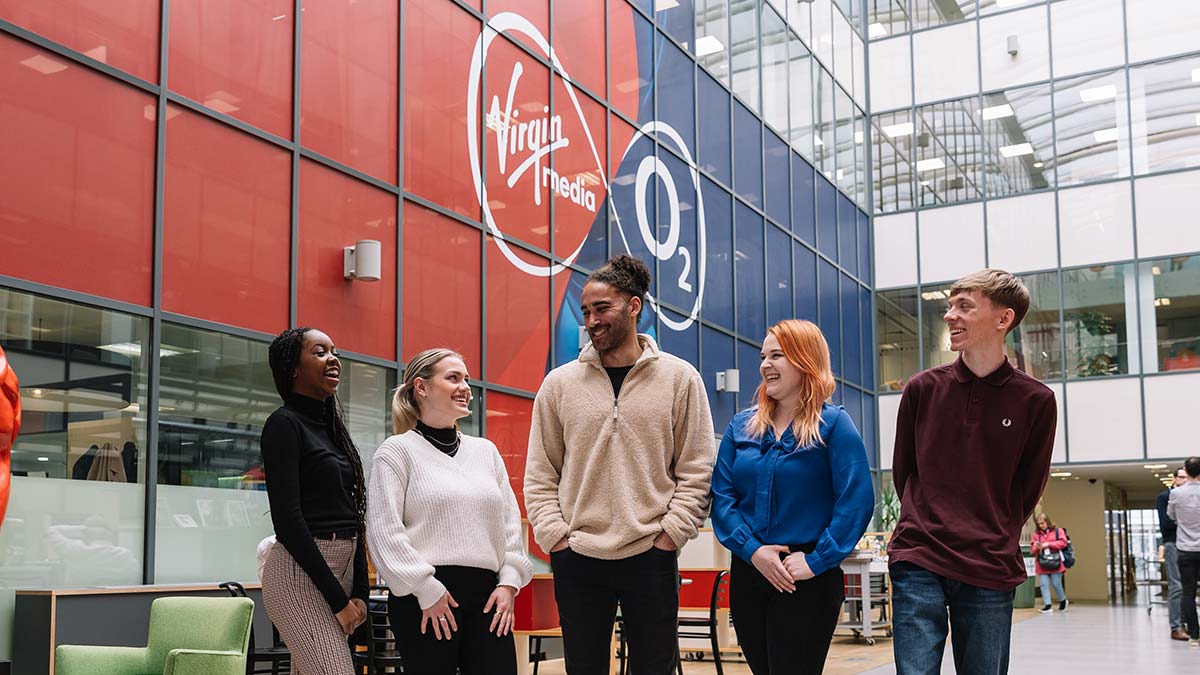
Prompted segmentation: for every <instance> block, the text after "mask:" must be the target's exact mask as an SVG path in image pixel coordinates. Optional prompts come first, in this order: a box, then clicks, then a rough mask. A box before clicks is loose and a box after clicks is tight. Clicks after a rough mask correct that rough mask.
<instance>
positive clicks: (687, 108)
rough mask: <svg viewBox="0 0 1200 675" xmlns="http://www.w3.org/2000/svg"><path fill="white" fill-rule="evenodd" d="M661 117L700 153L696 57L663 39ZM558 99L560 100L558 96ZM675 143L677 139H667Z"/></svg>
mask: <svg viewBox="0 0 1200 675" xmlns="http://www.w3.org/2000/svg"><path fill="white" fill-rule="evenodd" d="M658 52H659V54H660V56H659V62H658V73H657V78H658V86H656V87H655V90H656V91H657V94H656V95H657V96H658V119H659V120H662V121H663V122H665V123H666V124H668V125H670V127H671V128H672V129H674V130H675V131H676V132H677V133H678V134H679V136H680V137H681V138H682V139H683V142H684V144H685V145H684V147H686V148H687V152H688V154H689V155H691V156H692V157H695V156H696V141H695V137H696V118H695V115H696V105H695V100H696V91H695V90H696V87H695V80H694V79H693V77H694V75H695V73H694V72H693V70H694V68H693V66H692V60H691V59H689V58H688V56H687V54H685V53H684V52H683V51H682V50H680V49H679V48H677V47H675V46H674V45H673V44H671V43H669V42H666V41H665V40H664V41H663V44H662V45H661V47H660V49H659V50H658ZM556 102H557V100H556ZM667 142H668V143H672V144H673V141H667Z"/></svg>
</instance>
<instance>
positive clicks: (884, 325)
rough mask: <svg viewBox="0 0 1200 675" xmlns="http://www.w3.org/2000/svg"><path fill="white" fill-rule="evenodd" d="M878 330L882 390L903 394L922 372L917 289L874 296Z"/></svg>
mask: <svg viewBox="0 0 1200 675" xmlns="http://www.w3.org/2000/svg"><path fill="white" fill-rule="evenodd" d="M875 317H876V318H875V329H876V335H877V338H876V339H877V340H878V344H877V347H878V351H879V389H880V391H900V390H902V389H904V385H905V383H907V382H908V378H909V377H911V376H912V375H913V374H915V373H916V372H917V371H919V370H921V353H920V351H919V350H918V344H917V289H915V288H901V289H897V290H894V291H879V292H878V293H876V294H875Z"/></svg>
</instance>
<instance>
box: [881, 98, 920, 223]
mask: <svg viewBox="0 0 1200 675" xmlns="http://www.w3.org/2000/svg"><path fill="white" fill-rule="evenodd" d="M916 138H917V135H916V127H915V125H914V124H913V122H912V115H911V114H910V113H909V111H907V110H898V111H896V112H894V113H884V114H882V115H876V116H875V117H874V118H872V125H871V141H872V143H874V145H875V147H874V148H873V150H874V153H873V157H874V167H872V170H873V171H874V173H875V175H874V190H875V197H874V201H875V210H876V212H881V213H890V212H892V211H900V210H903V209H911V208H912V207H913V157H914V154H915V153H916V151H917V149H918V148H917V147H916V143H915V141H916Z"/></svg>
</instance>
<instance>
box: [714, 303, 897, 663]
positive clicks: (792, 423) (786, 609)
mask: <svg viewBox="0 0 1200 675" xmlns="http://www.w3.org/2000/svg"><path fill="white" fill-rule="evenodd" d="M758 370H759V373H760V374H761V376H762V383H761V384H759V386H758V391H757V394H756V396H757V403H756V404H755V405H754V406H753V407H751V408H749V409H748V410H743V411H742V412H740V413H738V414H737V415H735V416H734V418H733V421H731V422H730V423H729V427H728V429H726V430H725V436H724V438H722V439H721V447H720V449H719V450H718V451H717V465H716V467H715V469H714V470H713V479H712V491H713V506H712V522H713V530H714V531H715V532H716V535H717V538H718V539H719V540H720V542H721V543H722V544H723V545H724V546H725V547H726V548H728V549H729V550H730V551H732V552H733V563H732V565H731V570H730V590H729V600H730V607H731V611H732V613H733V617H734V621H735V622H736V624H737V631H738V642H739V643H740V645H741V647H742V653H743V654H745V656H746V662H747V663H748V664H749V665H750V670H751V671H752V672H753V673H754V675H781V674H782V673H788V674H789V675H790V674H793V673H802V674H805V675H807V674H810V673H811V674H819V673H820V672H821V671H822V669H823V668H824V666H825V656H826V654H827V653H828V652H829V642H830V640H831V639H832V637H833V630H834V628H835V627H836V626H837V620H838V616H839V615H840V614H841V610H842V601H843V600H844V598H845V592H844V589H843V586H842V583H843V580H842V570H841V568H840V567H839V565H840V564H841V562H842V560H843V559H844V558H845V557H846V556H847V555H849V553H850V551H851V550H853V548H854V546H855V544H857V543H858V540H859V538H860V537H862V534H863V532H864V531H865V530H866V527H867V522H868V521H870V519H871V513H872V511H873V510H874V508H875V490H874V487H873V486H872V483H871V472H870V468H869V467H868V465H867V453H866V450H865V449H864V448H863V441H862V436H860V435H859V433H858V429H856V428H855V427H854V422H852V421H851V420H850V416H849V415H848V414H846V409H845V408H843V407H841V406H835V405H832V404H831V403H830V402H829V400H830V397H831V396H832V395H833V391H834V387H835V383H834V380H833V372H832V371H831V370H830V367H829V345H828V344H827V343H826V342H825V336H823V335H822V334H821V330H820V329H819V328H817V327H816V326H815V325H813V324H812V323H810V322H808V321H799V320H795V319H789V320H787V321H781V322H780V323H778V324H775V325H774V326H772V327H771V328H770V330H768V331H767V336H766V338H765V339H764V340H763V347H762V355H761V360H760V362H759V367H758Z"/></svg>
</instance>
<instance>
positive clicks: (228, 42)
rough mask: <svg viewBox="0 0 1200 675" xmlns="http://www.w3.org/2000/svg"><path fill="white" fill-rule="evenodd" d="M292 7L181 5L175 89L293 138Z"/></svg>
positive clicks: (174, 30)
mask: <svg viewBox="0 0 1200 675" xmlns="http://www.w3.org/2000/svg"><path fill="white" fill-rule="evenodd" d="M123 4H127V3H113V6H117V7H119V6H121V5H123ZM294 8H295V3H293V2H292V0H256V1H254V2H246V1H245V0H182V1H180V0H175V1H174V2H172V3H171V12H170V22H171V27H170V31H171V39H170V42H169V45H170V58H169V59H168V63H169V67H170V71H171V72H170V74H169V76H168V81H169V83H170V87H171V90H172V91H176V92H179V93H180V94H183V95H184V96H187V97H188V98H190V99H192V100H195V101H199V102H200V103H203V104H204V105H206V106H208V107H209V108H212V109H213V110H216V111H217V112H221V113H225V114H227V115H230V116H232V117H236V118H237V119H239V120H242V121H243V122H246V123H248V124H252V125H254V126H256V127H259V128H261V129H264V130H266V131H269V132H271V133H273V134H277V135H279V136H283V137H284V138H291V136H292V28H293V26H294V25H295V21H294V19H293V17H292V13H293V9H294Z"/></svg>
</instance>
